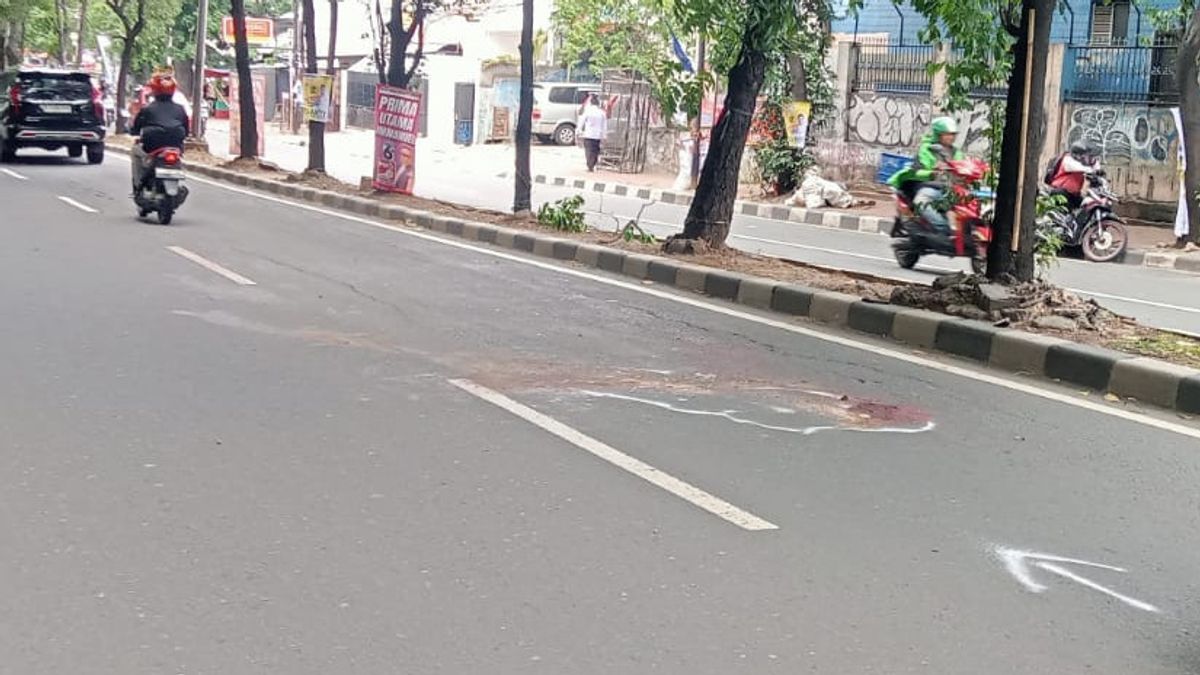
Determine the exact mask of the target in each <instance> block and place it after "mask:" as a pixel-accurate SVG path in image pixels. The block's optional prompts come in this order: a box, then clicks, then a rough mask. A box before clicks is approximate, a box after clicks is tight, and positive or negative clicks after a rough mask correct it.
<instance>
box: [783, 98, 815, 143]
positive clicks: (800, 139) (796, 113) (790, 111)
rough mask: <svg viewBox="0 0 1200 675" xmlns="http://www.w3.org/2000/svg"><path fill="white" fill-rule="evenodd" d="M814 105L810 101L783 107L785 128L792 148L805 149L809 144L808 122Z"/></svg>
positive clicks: (792, 102)
mask: <svg viewBox="0 0 1200 675" xmlns="http://www.w3.org/2000/svg"><path fill="white" fill-rule="evenodd" d="M811 114H812V104H811V103H809V102H808V101H791V102H789V103H787V104H786V105H784V106H783V126H784V128H786V129H787V134H788V142H789V143H791V145H792V147H794V148H800V149H801V150H803V149H804V146H805V145H806V144H807V143H808V120H809V116H810V115H811Z"/></svg>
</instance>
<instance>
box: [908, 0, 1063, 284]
mask: <svg viewBox="0 0 1200 675" xmlns="http://www.w3.org/2000/svg"><path fill="white" fill-rule="evenodd" d="M912 4H913V7H914V8H915V9H916V10H917V11H918V12H920V13H921V14H923V15H924V16H925V17H927V18H928V19H929V22H928V25H927V26H926V27H925V28H924V29H923V30H922V32H921V38H922V40H923V41H924V42H926V43H928V44H932V45H935V46H938V47H944V46H953V47H955V48H956V51H957V53H958V58H956V59H954V60H952V61H951V62H950V63H948V64H939V66H938V67H941V68H944V69H945V71H946V84H947V100H946V101H943V102H942V103H943V104H945V105H946V106H947V107H948V108H949V109H957V108H962V107H965V106H967V105H970V101H969V95H970V92H971V91H972V89H975V88H976V87H981V86H995V85H997V84H1001V85H1005V86H1007V95H1006V97H1005V118H1004V134H1003V138H1004V140H1003V145H1002V147H1001V151H1000V158H1001V159H1000V166H999V167H998V168H999V171H998V181H997V200H996V213H995V218H994V222H993V227H992V231H993V233H994V236H993V238H992V245H991V248H990V249H989V251H988V272H987V273H988V276H989V277H991V278H993V279H1007V278H1015V279H1017V280H1020V281H1027V280H1030V279H1032V278H1033V277H1034V274H1035V273H1036V265H1035V264H1034V243H1035V234H1034V232H1035V224H1036V207H1037V195H1038V184H1039V182H1040V178H1041V167H1039V166H1038V161H1039V159H1038V158H1039V157H1040V156H1041V151H1042V146H1043V144H1044V142H1045V133H1046V120H1045V116H1044V114H1043V110H1044V101H1045V95H1044V91H1045V78H1046V54H1047V52H1048V51H1049V37H1050V25H1051V21H1052V19H1053V14H1054V11H1055V9H1056V3H1055V1H1054V0H953V1H947V0H912ZM1031 19H1032V23H1031V22H1030V20H1031ZM1027 93H1028V101H1027V100H1026V94H1027ZM995 168H996V167H993V169H995ZM1014 242H1016V244H1015V245H1014Z"/></svg>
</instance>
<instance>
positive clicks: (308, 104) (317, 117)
mask: <svg viewBox="0 0 1200 675" xmlns="http://www.w3.org/2000/svg"><path fill="white" fill-rule="evenodd" d="M303 82H304V84H303V87H304V121H305V122H321V123H326V122H328V121H329V116H330V114H331V111H332V109H333V100H332V99H333V76H332V75H305V76H304V80H303Z"/></svg>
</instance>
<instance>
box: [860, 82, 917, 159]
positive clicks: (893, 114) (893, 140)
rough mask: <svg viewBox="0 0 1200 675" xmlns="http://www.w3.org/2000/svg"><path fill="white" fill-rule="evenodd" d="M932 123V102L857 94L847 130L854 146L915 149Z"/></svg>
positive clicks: (866, 93) (900, 97) (865, 93)
mask: <svg viewBox="0 0 1200 675" xmlns="http://www.w3.org/2000/svg"><path fill="white" fill-rule="evenodd" d="M932 119H933V105H932V104H931V103H930V102H929V99H920V98H910V97H903V96H883V95H875V94H871V93H868V92H855V93H854V94H853V96H852V97H851V99H850V106H849V108H848V109H847V110H846V130H847V133H848V136H849V139H850V141H852V142H857V143H866V144H867V145H876V146H880V147H886V148H911V147H915V146H916V145H917V143H918V142H920V140H921V136H922V134H924V133H925V130H926V129H928V128H929V122H930V121H931V120H932Z"/></svg>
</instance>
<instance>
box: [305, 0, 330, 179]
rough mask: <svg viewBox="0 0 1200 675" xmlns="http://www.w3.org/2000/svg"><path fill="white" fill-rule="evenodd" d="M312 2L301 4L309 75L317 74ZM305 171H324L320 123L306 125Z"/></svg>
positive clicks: (306, 70)
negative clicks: (306, 156) (306, 157)
mask: <svg viewBox="0 0 1200 675" xmlns="http://www.w3.org/2000/svg"><path fill="white" fill-rule="evenodd" d="M314 2H315V0H304V1H303V3H302V5H303V9H304V52H305V59H304V60H305V63H304V72H305V73H307V74H309V75H316V74H317V26H316V21H315V18H316V9H315V8H314V7H313V3H314ZM334 2H336V0H334ZM330 4H333V2H331V3H330ZM301 95H302V96H303V88H301ZM301 109H303V106H302V107H301ZM307 170H308V171H319V172H322V173H324V171H325V125H324V124H322V123H320V122H313V121H309V123H308V169H307Z"/></svg>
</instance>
